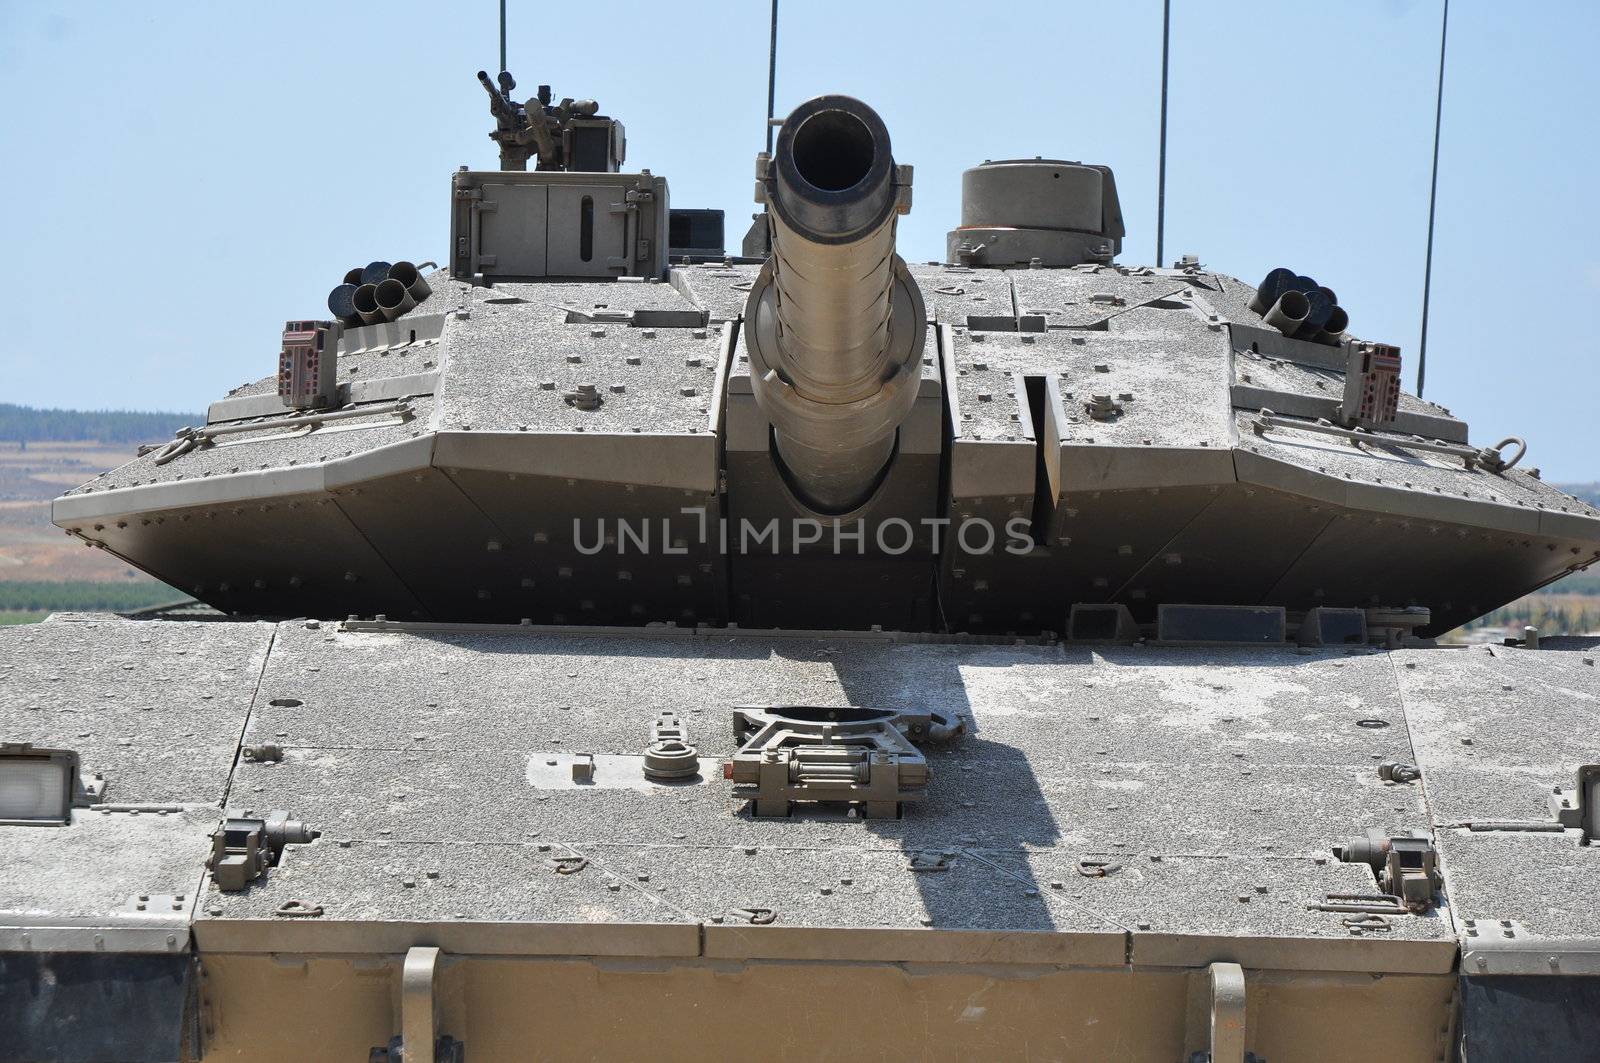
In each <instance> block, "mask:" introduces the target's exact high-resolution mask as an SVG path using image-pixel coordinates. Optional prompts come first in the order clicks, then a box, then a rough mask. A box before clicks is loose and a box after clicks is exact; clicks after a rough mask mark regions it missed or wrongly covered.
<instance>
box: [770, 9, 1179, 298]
mask: <svg viewBox="0 0 1600 1063" xmlns="http://www.w3.org/2000/svg"><path fill="white" fill-rule="evenodd" d="M773 2H774V3H776V2H777V0H773ZM1171 41H1172V0H1162V3H1161V163H1160V176H1159V177H1157V178H1156V268H1157V269H1160V268H1161V263H1162V262H1164V261H1166V259H1164V258H1163V257H1162V253H1163V251H1164V250H1165V246H1164V245H1165V243H1166V225H1167V50H1168V49H1167V46H1168V44H1170V43H1171Z"/></svg>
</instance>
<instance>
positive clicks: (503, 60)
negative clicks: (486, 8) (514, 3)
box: [495, 0, 506, 72]
mask: <svg viewBox="0 0 1600 1063" xmlns="http://www.w3.org/2000/svg"><path fill="white" fill-rule="evenodd" d="M505 68H506V0H500V65H499V66H497V67H495V70H496V71H497V72H498V71H501V70H504V69H505Z"/></svg>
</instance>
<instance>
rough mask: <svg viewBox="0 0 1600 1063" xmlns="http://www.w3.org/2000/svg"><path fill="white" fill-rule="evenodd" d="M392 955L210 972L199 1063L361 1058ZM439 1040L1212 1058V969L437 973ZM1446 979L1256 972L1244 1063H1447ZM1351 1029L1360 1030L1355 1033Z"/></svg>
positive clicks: (527, 1054)
mask: <svg viewBox="0 0 1600 1063" xmlns="http://www.w3.org/2000/svg"><path fill="white" fill-rule="evenodd" d="M399 960H400V957H398V956H393V957H389V958H388V959H387V960H383V959H376V958H369V959H362V958H352V957H313V958H304V957H291V956H276V957H274V956H263V955H252V956H241V955H224V956H215V955H212V956H206V957H205V958H204V961H203V966H204V970H205V974H206V979H205V983H204V990H203V994H204V999H205V1004H204V1016H203V1018H204V1023H205V1027H206V1029H207V1031H208V1033H207V1041H206V1057H205V1058H207V1059H233V1060H280V1059H291V1058H292V1059H297V1060H308V1061H320V1060H330V1061H332V1060H350V1059H364V1058H365V1053H366V1051H367V1050H368V1049H369V1048H371V1047H372V1046H375V1045H379V1044H383V1043H385V1042H386V1041H387V1040H388V1038H389V1037H390V1036H393V1035H394V1034H395V1033H397V1032H398V1030H399V1022H400V1015H399V981H400V974H399V971H400V965H399ZM442 963H443V966H442V967H441V969H440V972H439V981H438V1007H439V1013H438V1014H439V1027H438V1028H439V1031H440V1032H441V1033H443V1034H449V1035H450V1036H453V1037H456V1038H458V1039H460V1040H462V1041H464V1042H465V1044H466V1047H467V1051H468V1053H469V1057H470V1058H471V1059H472V1060H473V1061H474V1063H486V1061H489V1063H493V1061H498V1060H530V1059H538V1060H566V1059H574V1060H577V1059H583V1060H592V1059H652V1060H665V1061H671V1060H695V1061H699V1060H705V1059H731V1058H749V1059H762V1060H772V1061H800V1060H813V1059H919V1060H966V1059H986V1060H991V1059H1017V1060H1041V1061H1043V1060H1127V1061H1131V1063H1142V1061H1149V1063H1172V1061H1174V1060H1177V1059H1182V1058H1186V1057H1187V1055H1188V1053H1190V1052H1192V1051H1194V1050H1196V1049H1202V1048H1205V1047H1206V1031H1207V1028H1208V1020H1209V1012H1208V1007H1209V999H1210V998H1209V990H1208V984H1209V983H1208V981H1207V977H1206V972H1205V970H1204V969H1192V968H1191V969H1140V968H1129V967H1101V968H1083V967H1079V968H1070V967H1066V968H1064V967H1044V966H1041V967H1035V966H998V965H987V966H986V965H980V964H966V965H957V964H938V965H932V964H833V963H824V964H818V963H791V962H752V963H737V962H716V961H705V960H691V961H673V960H641V959H613V960H598V961H596V960H589V959H582V958H573V959H549V958H545V959H521V958H511V957H481V956H474V957H450V956H445V957H443V958H442ZM1454 988H1455V980H1454V977H1453V976H1452V975H1449V974H1442V975H1366V974H1357V975H1325V974H1301V973H1292V974H1291V973H1285V972H1270V971H1267V972H1263V971H1247V972H1246V1002H1247V1003H1246V1007H1247V1035H1246V1043H1247V1046H1248V1047H1249V1049H1250V1051H1252V1052H1254V1053H1256V1054H1257V1055H1259V1056H1263V1057H1265V1058H1267V1059H1272V1060H1279V1059H1282V1060H1289V1059H1293V1060H1309V1061H1312V1063H1320V1061H1336V1060H1337V1061H1344V1060H1352V1061H1353V1060H1365V1059H1367V1058H1369V1056H1370V1052H1371V1046H1373V1045H1382V1046H1383V1056H1384V1058H1385V1059H1386V1060H1389V1061H1396V1063H1404V1061H1413V1060H1415V1061H1419V1063H1422V1061H1433V1060H1438V1059H1443V1058H1445V1055H1446V1054H1447V1047H1448V1045H1449V1043H1450V1036H1451V1025H1450V1024H1451V1014H1452V1009H1453V1005H1454ZM1352 1031H1360V1033H1359V1037H1357V1036H1353V1035H1352Z"/></svg>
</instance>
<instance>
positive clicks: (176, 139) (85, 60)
mask: <svg viewBox="0 0 1600 1063" xmlns="http://www.w3.org/2000/svg"><path fill="white" fill-rule="evenodd" d="M1173 8H1174V10H1173V56H1172V90H1171V93H1172V94H1171V110H1170V119H1169V121H1170V138H1169V164H1168V192H1167V254H1168V257H1169V258H1174V257H1176V256H1177V255H1178V254H1181V253H1183V252H1186V251H1192V252H1195V253H1197V254H1199V255H1200V257H1201V260H1202V261H1203V262H1204V263H1205V264H1206V265H1208V266H1211V267H1214V268H1217V269H1220V270H1223V271H1225V272H1228V273H1233V274H1236V275H1239V276H1241V277H1244V278H1245V279H1247V280H1251V281H1254V280H1256V279H1259V276H1260V275H1261V274H1262V273H1264V272H1265V271H1266V270H1267V269H1269V268H1271V267H1273V266H1277V265H1288V266H1291V267H1293V268H1295V269H1297V270H1299V271H1301V272H1304V273H1310V274H1311V275H1313V276H1315V277H1316V278H1317V279H1318V280H1320V281H1322V282H1323V283H1325V284H1327V285H1329V286H1330V287H1332V288H1334V289H1336V290H1337V291H1338V293H1339V296H1340V300H1341V302H1342V303H1343V304H1344V305H1345V306H1346V307H1347V308H1348V310H1349V312H1350V317H1351V327H1352V330H1353V331H1355V332H1356V333H1358V334H1360V335H1363V336H1367V337H1371V338H1376V339H1384V340H1388V341H1390V342H1395V343H1398V344H1399V345H1400V346H1401V347H1402V348H1403V350H1404V353H1405V356H1406V358H1407V360H1408V363H1407V379H1408V381H1410V380H1413V379H1414V375H1413V374H1414V370H1415V353H1416V346H1417V326H1418V319H1419V315H1420V311H1421V291H1422V258H1423V246H1424V235H1425V228H1426V221H1427V193H1428V165H1429V153H1430V151H1431V137H1432V122H1433V85H1434V76H1435V63H1436V60H1437V55H1438V28H1439V4H1438V2H1437V0H1416V2H1410V0H1352V2H1346V3H1340V4H1315V5H1313V4H1283V3H1268V2H1247V0H1204V2H1203V0H1176V2H1175V3H1174V5H1173ZM510 9H511V10H510V41H511V45H510V66H511V68H512V71H513V73H515V74H516V75H517V77H518V78H519V80H520V82H521V85H520V89H525V90H526V91H527V92H528V93H530V94H531V93H532V91H533V88H534V86H535V85H536V84H537V83H539V82H547V83H550V84H551V85H553V86H554V88H555V91H556V95H557V96H558V97H560V96H562V95H571V96H592V97H595V98H597V99H598V100H599V101H600V103H601V105H602V108H603V109H604V111H606V112H607V113H609V114H612V115H615V116H617V117H620V118H622V119H623V120H624V121H625V122H626V124H627V130H628V164H629V166H630V167H648V168H650V169H651V170H653V171H654V172H656V173H659V174H664V175H666V176H667V178H668V179H669V181H670V183H671V191H672V201H673V203H674V204H675V205H677V206H697V207H720V208H722V209H724V210H726V211H727V212H728V219H729V221H728V230H729V234H730V240H731V241H733V242H734V243H735V245H736V243H737V237H738V235H739V234H740V233H742V232H743V229H744V226H745V225H746V223H747V219H748V214H749V212H750V211H751V210H752V209H753V205H752V204H751V202H750V195H751V187H752V176H751V175H752V159H753V156H754V154H755V152H756V151H757V150H759V149H760V147H761V144H762V138H763V133H762V121H763V118H764V117H765V105H766V98H765V89H766V32H767V31H766V17H767V5H766V3H765V0H739V2H719V3H711V2H706V3H697V2H694V0H682V2H675V3H671V4H651V5H644V4H637V5H635V4H623V3H615V2H590V3H584V4H581V5H574V6H573V7H572V8H571V9H570V10H571V11H572V12H573V14H572V15H571V16H568V15H565V14H563V10H562V8H561V6H560V5H558V4H556V3H548V2H547V3H541V4H537V5H535V4H532V3H527V2H525V0H524V2H519V0H510ZM1533 10H1534V9H1533V7H1532V6H1530V5H1510V4H1503V3H1491V2H1489V0H1457V2H1456V3H1455V4H1454V6H1453V8H1452V11H1451V39H1450V61H1449V69H1448V74H1447V88H1446V96H1445V126H1444V143H1443V153H1442V159H1441V166H1442V170H1441V177H1440V186H1439V233H1438V238H1437V243H1436V249H1435V261H1434V304H1433V311H1432V323H1431V335H1430V342H1429V347H1430V358H1429V363H1430V364H1429V367H1428V387H1427V395H1428V397H1429V398H1432V399H1435V400H1437V401H1440V402H1443V403H1444V404H1445V405H1447V406H1449V407H1451V409H1453V410H1454V411H1455V412H1456V413H1457V414H1458V415H1461V416H1464V417H1466V418H1467V419H1468V420H1469V421H1470V422H1471V424H1472V426H1473V435H1474V438H1475V440H1478V441H1481V442H1493V441H1494V440H1496V439H1498V438H1500V437H1501V436H1504V435H1508V434H1520V435H1525V436H1527V437H1528V438H1529V443H1530V457H1529V463H1530V464H1532V465H1538V466H1541V467H1542V468H1543V470H1544V472H1545V475H1546V476H1547V477H1548V478H1551V479H1566V480H1593V479H1597V478H1600V457H1597V447H1596V443H1595V440H1596V436H1597V433H1596V428H1595V424H1594V422H1595V419H1596V416H1597V414H1600V402H1597V400H1600V350H1597V348H1600V338H1597V337H1600V327H1597V324H1596V322H1597V319H1600V212H1597V211H1596V209H1595V208H1594V206H1593V201H1594V194H1595V189H1596V174H1597V173H1600V147H1597V140H1600V138H1597V136H1596V130H1597V126H1600V123H1597V121H1596V117H1595V114H1594V110H1593V109H1594V107H1595V101H1596V100H1600V71H1597V64H1596V62H1595V58H1594V55H1593V41H1594V40H1596V39H1600V5H1597V4H1592V3H1577V2H1572V3H1557V2H1550V3H1544V4H1540V5H1538V7H1537V14H1536V15H1535V14H1533V13H1532V12H1533ZM1160 27H1161V5H1160V3H1159V0H1140V2H1127V3H1116V4H1106V3H1076V2H1062V0H1055V2H1041V3H1000V2H995V3H991V4H987V5H975V4H970V3H967V4H957V3H946V2H925V3H918V4H915V5H913V4H910V3H890V2H882V3H877V2H870V0H854V2H845V0H808V2H801V0H786V2H785V3H784V4H783V8H782V19H781V23H780V49H779V64H778V110H779V113H780V114H782V113H784V112H785V111H787V109H788V108H789V107H792V106H793V105H794V104H795V103H797V102H799V101H800V100H802V99H804V98H806V97H808V96H811V95H815V94H817V93H821V92H847V93H851V94H854V95H858V96H860V97H861V98H863V99H865V100H866V101H867V102H869V103H871V104H872V105H873V106H874V107H876V108H877V109H878V110H879V112H880V113H881V114H882V115H883V116H884V119H885V121H886V122H887V124H888V126H889V129H890V132H891V134H892V136H893V138H894V147H895V154H896V156H897V158H898V160H899V161H901V162H909V163H913V164H914V165H915V166H916V200H915V209H914V210H913V212H912V214H911V215H910V217H908V218H907V219H905V221H904V222H903V227H902V229H901V250H902V253H903V254H904V255H905V256H906V257H907V258H908V259H912V260H926V259H935V258H939V257H941V256H942V254H943V247H944V232H945V231H946V230H947V229H948V228H950V227H951V226H952V225H953V224H954V223H955V220H956V217H957V211H958V205H959V195H960V173H961V170H962V169H964V168H965V167H967V166H970V165H972V164H974V163H977V162H979V161H981V160H983V159H985V158H1005V157H1015V156H1019V155H1024V156H1025V155H1039V154H1042V155H1045V156H1047V157H1048V156H1057V157H1065V158H1069V159H1081V160H1083V161H1087V162H1097V163H1108V164H1110V165H1111V166H1113V167H1114V168H1115V170H1116V174H1117V182H1118V187H1119V190H1120V192H1121V194H1122V202H1123V211H1124V213H1125V215H1126V217H1127V224H1128V239H1127V241H1126V244H1125V246H1124V253H1123V256H1122V261H1124V262H1129V263H1143V262H1149V261H1151V259H1152V258H1153V256H1154V250H1155V201H1156V195H1155V188H1156V146H1157V114H1158V95H1157V88H1158V79H1159V73H1160ZM496 49H497V38H496V7H495V4H494V2H493V0H475V2H472V3H445V2H443V0H434V2H433V3H421V2H414V0H387V2H385V3H382V4H377V3H346V4H330V3H300V2H278V3H275V4H270V5H268V4H251V5H232V4H223V3H216V2H212V3H198V2H176V0H148V2H144V3H137V4H133V3H101V2H93V0H78V2H73V3H55V4H52V3H44V2H32V0H0V98H3V99H5V100H6V101H7V102H6V104H5V107H4V111H3V114H0V154H3V155H4V157H5V158H6V160H7V162H8V165H6V166H4V167H0V240H3V241H4V247H5V250H6V252H7V253H6V254H5V255H4V260H3V264H0V276H3V279H4V290H5V292H6V295H7V299H6V302H7V304H8V305H9V306H10V307H11V314H10V319H9V320H8V321H7V323H6V327H5V328H4V329H3V330H0V401H11V402H22V403H29V404H33V405H51V406H77V407H91V408H93V407H128V408H144V409H151V408H159V409H189V410H198V409H201V408H203V407H204V405H205V404H206V403H207V402H208V401H210V400H211V399H213V398H215V397H217V396H218V395H220V394H221V393H222V392H223V391H225V390H226V389H227V388H229V387H232V386H233V385H235V384H238V383H241V382H243V381H245V380H250V379H255V378H259V377H261V376H264V375H266V374H267V373H269V372H270V371H271V370H272V368H273V365H274V357H275V354H276V347H277V337H278V332H279V330H280V329H281V328H282V322H283V321H284V320H285V319H287V318H291V317H298V316H305V315H309V314H314V313H320V312H321V308H322V305H323V299H324V297H325V295H326V293H327V290H328V288H329V287H331V286H332V285H333V284H334V283H335V282H336V281H337V280H338V279H339V277H340V276H341V275H342V274H343V272H344V271H345V269H347V268H348V267H349V266H351V265H354V264H358V263H362V262H366V261H367V260H369V259H373V258H386V259H397V258H413V259H418V260H420V259H426V258H441V257H442V256H443V251H444V244H445V241H446V236H447V233H448V228H449V223H448V214H447V194H448V193H447V189H448V183H449V176H450V172H451V171H452V170H453V169H455V168H456V167H457V166H458V165H460V164H462V163H467V164H469V165H472V166H473V167H475V168H491V167H492V166H493V165H494V164H495V154H494V149H493V145H492V144H491V143H490V142H489V141H488V139H487V137H486V136H485V134H486V133H487V131H488V129H489V128H490V119H489V116H488V114H487V107H486V100H485V97H484V95H483V91H482V90H481V89H480V88H479V87H478V85H477V84H476V82H475V81H474V80H473V73H474V72H475V71H476V70H477V69H478V68H479V67H492V66H493V65H494V63H495V59H496ZM519 94H520V92H519Z"/></svg>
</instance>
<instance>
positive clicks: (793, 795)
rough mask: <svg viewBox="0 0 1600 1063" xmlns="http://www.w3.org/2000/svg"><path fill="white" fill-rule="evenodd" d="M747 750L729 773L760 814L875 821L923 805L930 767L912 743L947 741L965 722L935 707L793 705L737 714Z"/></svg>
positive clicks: (737, 734)
mask: <svg viewBox="0 0 1600 1063" xmlns="http://www.w3.org/2000/svg"><path fill="white" fill-rule="evenodd" d="M733 730H734V737H735V738H737V739H738V740H739V741H740V743H741V745H740V748H739V751H738V752H737V753H735V754H734V756H733V759H732V760H731V761H729V762H728V765H727V767H726V771H725V774H726V776H727V778H729V779H731V780H733V784H734V794H735V795H736V796H739V797H744V798H747V799H748V800H749V801H750V803H751V808H752V811H753V812H754V814H755V815H757V816H787V815H789V814H790V812H791V810H792V807H793V803H794V802H797V801H803V802H808V803H810V802H843V803H848V804H852V805H860V806H861V808H862V811H863V813H864V815H865V816H866V818H868V819H893V818H896V817H898V816H899V815H900V811H901V806H902V804H904V803H905V802H908V801H920V800H921V799H922V797H923V795H924V791H925V788H926V786H927V783H928V762H927V760H926V759H925V758H924V757H923V755H922V753H921V751H920V750H918V749H917V747H916V746H915V745H913V744H912V743H913V741H935V742H938V741H946V740H949V739H953V738H955V737H957V736H959V735H960V734H961V733H962V732H963V731H964V730H965V725H964V724H962V723H961V722H960V721H959V720H957V721H952V720H950V719H948V718H947V717H945V716H943V715H942V714H940V713H936V712H933V711H931V710H920V711H909V712H891V711H887V710H880V709H864V708H858V707H856V706H844V707H833V708H829V707H820V706H813V705H788V706H770V707H756V706H747V707H742V708H738V709H735V710H734V713H733Z"/></svg>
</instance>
